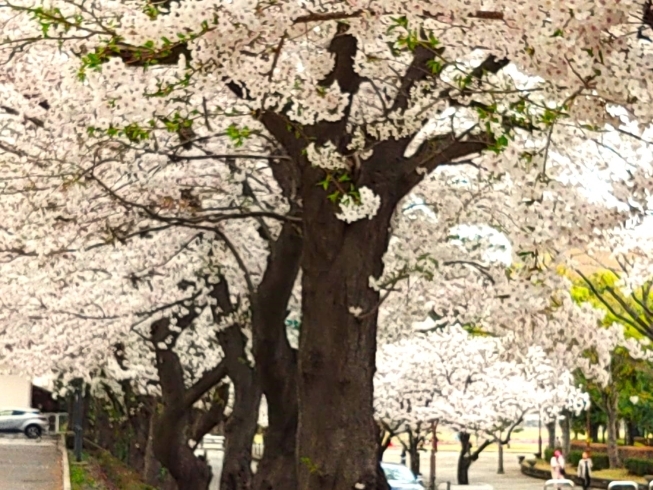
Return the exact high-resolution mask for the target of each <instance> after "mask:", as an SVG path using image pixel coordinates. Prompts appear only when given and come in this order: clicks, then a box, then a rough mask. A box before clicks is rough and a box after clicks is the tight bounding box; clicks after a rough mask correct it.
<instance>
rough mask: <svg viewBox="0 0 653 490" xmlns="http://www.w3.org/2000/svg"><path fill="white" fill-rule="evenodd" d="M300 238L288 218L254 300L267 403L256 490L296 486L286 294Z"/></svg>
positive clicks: (293, 362)
mask: <svg viewBox="0 0 653 490" xmlns="http://www.w3.org/2000/svg"><path fill="white" fill-rule="evenodd" d="M301 250H302V241H301V236H300V234H299V230H298V229H297V228H296V227H295V225H293V224H290V223H287V224H285V225H284V227H283V228H282V231H281V234H280V235H279V237H278V238H277V240H276V242H274V243H273V244H272V245H271V250H270V255H269V257H268V266H267V268H266V271H265V274H264V276H263V279H262V280H261V283H260V284H259V287H258V290H257V293H256V294H255V296H254V299H253V301H252V324H253V335H252V342H253V352H254V358H255V359H256V369H257V374H258V377H259V380H260V383H261V388H262V390H263V393H264V394H265V399H266V402H267V407H268V427H267V430H266V432H265V436H264V439H263V443H264V448H265V449H264V452H263V458H262V459H261V461H260V462H259V464H258V468H257V471H256V475H255V476H254V484H253V488H254V489H256V490H296V489H297V466H296V464H297V462H296V451H295V446H296V438H297V417H298V414H297V412H298V404H297V355H296V352H295V351H294V350H293V349H292V348H291V346H290V344H289V343H288V337H287V334H286V324H285V320H286V316H287V314H288V313H287V308H288V300H289V298H290V295H291V294H292V289H293V286H294V283H295V280H296V278H297V274H298V271H299V262H300V260H301Z"/></svg>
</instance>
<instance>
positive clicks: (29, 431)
mask: <svg viewBox="0 0 653 490" xmlns="http://www.w3.org/2000/svg"><path fill="white" fill-rule="evenodd" d="M41 432H42V430H41V428H40V427H39V426H38V425H28V426H27V427H26V428H25V435H26V436H27V438H28V439H38V438H40V437H41Z"/></svg>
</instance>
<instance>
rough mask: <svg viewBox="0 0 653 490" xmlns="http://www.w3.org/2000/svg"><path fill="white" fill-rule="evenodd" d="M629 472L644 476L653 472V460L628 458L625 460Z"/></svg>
mask: <svg viewBox="0 0 653 490" xmlns="http://www.w3.org/2000/svg"><path fill="white" fill-rule="evenodd" d="M625 465H626V468H627V469H628V473H630V474H631V475H637V476H644V475H651V474H653V461H652V460H650V459H638V458H628V459H627V460H626V461H625Z"/></svg>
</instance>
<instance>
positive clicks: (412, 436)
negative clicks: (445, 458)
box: [402, 424, 424, 475]
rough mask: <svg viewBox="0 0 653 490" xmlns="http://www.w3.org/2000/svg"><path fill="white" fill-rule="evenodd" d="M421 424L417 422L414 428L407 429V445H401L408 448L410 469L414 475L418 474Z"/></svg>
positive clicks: (422, 440)
mask: <svg viewBox="0 0 653 490" xmlns="http://www.w3.org/2000/svg"><path fill="white" fill-rule="evenodd" d="M420 429H421V424H418V425H417V427H416V430H414V431H413V430H411V429H408V431H407V434H408V446H406V445H405V444H403V442H402V445H403V446H404V448H406V449H407V450H408V456H409V457H410V470H411V471H412V472H413V474H414V475H419V474H421V473H420V457H419V450H420V448H421V447H422V445H423V444H424V434H422V432H421V430H420Z"/></svg>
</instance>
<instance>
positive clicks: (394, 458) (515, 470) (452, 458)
mask: <svg viewBox="0 0 653 490" xmlns="http://www.w3.org/2000/svg"><path fill="white" fill-rule="evenodd" d="M497 458H498V456H497V453H496V452H493V453H485V452H484V453H481V455H480V457H479V459H478V461H476V462H475V463H474V464H473V465H472V467H471V468H470V470H469V482H470V484H481V483H486V484H489V485H492V486H493V487H494V489H495V490H542V487H543V486H544V481H543V480H536V479H534V478H530V477H528V476H525V475H522V473H521V472H520V471H519V463H518V462H517V454H516V453H506V454H505V455H504V469H505V474H504V475H497ZM383 459H384V460H385V461H388V462H392V463H398V462H399V461H400V459H401V452H400V451H398V450H394V449H388V450H387V451H386V453H385V456H384V458H383ZM457 463H458V453H455V452H450V451H447V452H444V451H440V452H438V453H437V458H436V472H435V474H436V482H446V481H450V482H451V483H452V484H453V483H456V464H457ZM420 468H421V470H422V474H423V475H424V480H425V482H428V478H429V469H430V455H429V454H428V453H426V452H424V453H422V456H421V458H420ZM442 488H444V486H443V487H442Z"/></svg>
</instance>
